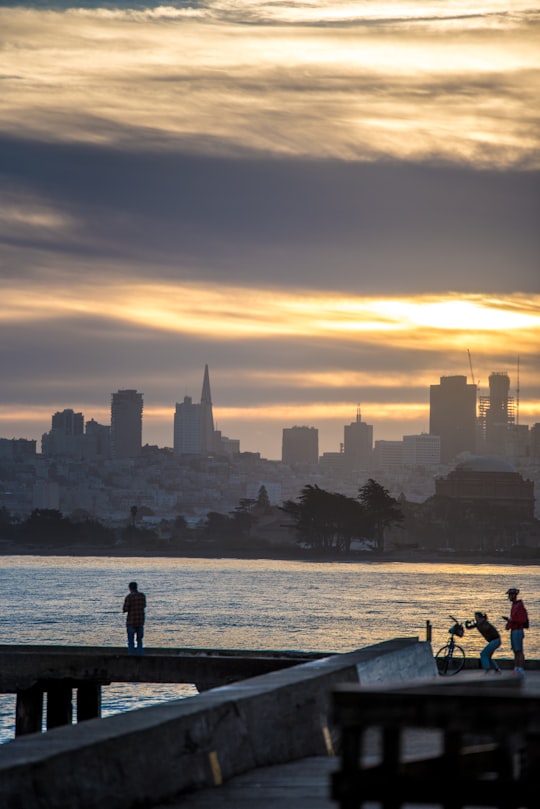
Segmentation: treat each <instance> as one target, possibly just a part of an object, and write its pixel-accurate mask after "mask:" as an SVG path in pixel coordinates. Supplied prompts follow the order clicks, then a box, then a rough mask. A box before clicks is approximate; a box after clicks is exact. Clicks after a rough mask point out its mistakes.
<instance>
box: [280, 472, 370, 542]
mask: <svg viewBox="0 0 540 809" xmlns="http://www.w3.org/2000/svg"><path fill="white" fill-rule="evenodd" d="M299 500H300V502H299V503H296V502H294V501H293V500H287V501H286V502H285V503H284V504H283V506H282V507H281V510H282V511H284V512H285V513H286V514H288V515H289V516H290V517H291V518H292V519H293V520H294V521H295V523H296V530H297V532H298V537H299V541H301V542H305V543H306V544H308V545H310V546H311V547H312V548H317V549H319V550H321V551H323V552H324V553H334V554H337V553H348V552H349V551H350V548H351V541H352V540H353V539H354V538H355V537H359V536H362V535H363V533H364V532H365V517H364V509H363V506H362V505H361V504H360V503H359V502H357V501H356V500H354V499H353V498H350V497H347V496H346V495H344V494H339V493H337V492H327V491H325V489H320V488H319V487H318V486H316V485H315V486H312V485H310V484H308V485H306V486H304V488H303V489H302V491H301V493H300V498H299Z"/></svg>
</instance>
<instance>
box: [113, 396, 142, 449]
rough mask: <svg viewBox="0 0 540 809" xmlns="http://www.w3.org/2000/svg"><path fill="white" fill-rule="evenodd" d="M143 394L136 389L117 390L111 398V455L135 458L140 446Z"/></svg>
mask: <svg viewBox="0 0 540 809" xmlns="http://www.w3.org/2000/svg"><path fill="white" fill-rule="evenodd" d="M142 414H143V396H142V393H138V392H137V391H136V390H119V391H118V392H117V393H113V394H112V398H111V455H112V457H113V459H117V458H136V457H138V456H139V455H140V454H141V447H142Z"/></svg>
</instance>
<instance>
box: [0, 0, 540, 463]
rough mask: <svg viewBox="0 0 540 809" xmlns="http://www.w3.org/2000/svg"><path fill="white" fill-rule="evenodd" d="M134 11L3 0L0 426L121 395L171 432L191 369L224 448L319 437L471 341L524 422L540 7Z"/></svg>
mask: <svg viewBox="0 0 540 809" xmlns="http://www.w3.org/2000/svg"><path fill="white" fill-rule="evenodd" d="M130 5H131V8H130V9H125V8H124V7H123V5H122V4H120V3H100V4H96V3H91V2H86V3H83V4H79V7H77V8H73V7H72V4H68V3H63V2H58V3H54V4H44V3H35V4H34V5H33V6H32V5H31V4H27V5H26V7H24V8H23V7H22V6H15V4H13V5H12V6H11V7H10V4H8V3H5V2H4V3H2V7H1V8H0V88H1V89H0V121H1V123H0V195H1V200H0V277H1V278H2V292H3V307H2V308H1V309H0V373H1V374H2V379H3V390H2V401H1V402H0V434H3V435H10V434H14V435H16V434H17V432H19V433H20V435H27V436H32V435H33V437H39V436H40V435H41V433H42V432H45V431H46V430H47V429H48V428H49V426H50V415H51V414H52V413H53V412H55V411H56V410H61V409H63V408H64V407H72V408H74V409H76V410H81V411H82V412H83V413H84V414H85V417H86V418H96V419H97V420H99V421H103V422H106V421H107V420H108V417H109V415H108V410H109V403H110V394H111V393H112V392H113V391H115V390H117V389H119V388H122V387H130V388H131V387H133V388H136V389H138V390H140V391H142V392H143V393H144V400H145V422H144V424H145V427H144V429H145V435H144V438H145V440H147V441H149V442H151V443H159V444H162V445H170V443H171V442H172V413H173V410H174V404H175V402H176V401H179V400H181V399H182V398H183V395H185V394H187V395H191V396H193V397H194V399H195V400H197V398H198V396H199V394H200V388H201V382H202V369H203V368H204V365H205V364H206V363H209V365H210V371H211V380H212V389H213V393H214V403H215V412H216V418H217V419H218V422H219V426H220V429H223V431H224V433H226V434H228V435H229V436H231V437H240V439H241V442H242V448H244V449H252V450H257V449H261V451H263V453H266V454H268V455H269V457H277V456H278V455H279V451H280V438H281V432H280V431H281V428H282V427H284V426H291V422H292V423H298V421H303V420H304V419H306V420H310V421H313V422H316V425H315V426H319V427H320V430H321V449H322V450H330V449H334V450H336V449H337V448H338V446H339V442H340V441H341V440H342V431H343V424H344V423H350V422H351V421H353V420H354V417H355V413H356V407H357V406H358V404H361V407H362V413H363V417H364V419H365V420H367V421H369V422H370V423H373V424H374V426H375V431H376V437H377V438H383V437H387V438H390V437H401V435H402V434H404V433H413V432H419V431H421V430H426V429H427V428H428V397H429V385H430V384H434V383H437V382H438V380H439V377H440V376H442V375H451V374H455V373H459V374H468V372H469V367H468V357H467V351H468V349H470V350H471V351H472V353H473V358H474V363H475V372H476V374H477V376H478V378H479V379H480V380H481V381H482V384H483V385H484V386H486V385H487V379H488V375H489V373H490V372H492V371H494V370H506V371H510V372H511V375H512V384H513V385H515V383H516V379H515V376H516V375H515V370H514V369H515V367H516V358H517V356H518V355H520V357H521V363H522V364H521V368H522V383H521V384H522V412H523V414H524V417H526V418H528V419H530V420H540V375H539V371H538V362H537V346H538V317H539V311H540V306H539V303H540V301H539V299H538V293H539V288H538V264H539V262H538V257H539V255H540V233H539V232H538V221H540V193H539V191H540V183H539V180H540V161H539V157H538V156H539V153H540V152H539V144H540V135H539V133H540V127H539V126H538V124H539V115H538V109H537V107H538V105H537V103H536V102H537V98H538V92H539V90H540V59H539V53H540V51H539V49H538V47H537V46H538V28H537V25H538V14H537V12H536V11H535V10H534V9H532V10H531V8H530V6H529V7H528V4H527V3H525V2H524V0H516V2H515V3H513V5H512V9H511V12H509V11H508V8H507V4H502V3H501V2H499V0H482V2H481V3H474V4H472V3H470V2H468V0H452V2H451V3H449V4H445V5H444V7H443V6H441V4H440V2H435V0H426V2H425V3H423V4H422V5H415V4H408V5H407V6H406V7H405V6H404V4H403V3H401V2H398V0H395V2H389V3H385V4H384V5H381V4H374V3H370V4H363V5H358V4H357V5H356V6H354V5H353V6H351V5H350V4H347V3H340V2H333V3H331V4H327V5H324V4H322V3H317V4H313V3H308V4H306V3H294V2H293V3H287V4H279V3H277V4H276V3H269V4H264V3H255V2H251V0H243V2H236V1H235V2H233V3H231V2H226V1H225V0H223V2H213V1H212V0H209V2H201V3H193V4H190V6H189V8H188V7H185V6H184V5H183V4H179V3H176V4H175V3H172V4H170V5H169V4H168V5H167V6H159V5H158V4H147V3H144V4H143V3H140V2H136V3H133V4H130ZM286 422H288V423H286ZM266 424H267V425H268V426H267V427H266V426H265V425H266ZM385 431H386V432H385ZM258 442H261V443H260V444H259V445H258ZM269 448H272V449H271V450H270V449H269Z"/></svg>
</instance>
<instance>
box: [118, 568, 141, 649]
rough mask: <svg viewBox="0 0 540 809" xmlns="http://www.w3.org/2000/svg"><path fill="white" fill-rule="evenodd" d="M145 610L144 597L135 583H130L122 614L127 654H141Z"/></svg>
mask: <svg viewBox="0 0 540 809" xmlns="http://www.w3.org/2000/svg"><path fill="white" fill-rule="evenodd" d="M145 608H146V596H145V594H144V593H141V591H140V590H139V588H138V585H137V582H136V581H130V583H129V593H128V594H127V596H126V597H125V599H124V606H123V607H122V612H126V613H127V616H126V630H127V641H128V652H129V654H130V655H134V654H135V653H137V654H140V655H142V654H143V637H144V617H145V614H144V611H145ZM135 639H137V649H135Z"/></svg>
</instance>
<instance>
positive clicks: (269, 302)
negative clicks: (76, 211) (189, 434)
mask: <svg viewBox="0 0 540 809" xmlns="http://www.w3.org/2000/svg"><path fill="white" fill-rule="evenodd" d="M33 288H34V293H33V295H32V296H29V295H28V289H27V285H26V284H25V285H23V286H20V287H19V286H18V285H17V283H16V282H15V283H13V282H11V289H10V288H9V286H8V284H7V283H6V285H5V289H4V290H3V300H4V304H5V308H4V309H3V310H2V311H1V312H0V321H4V322H8V323H9V322H12V321H13V322H18V323H21V322H24V321H31V322H35V321H36V320H48V321H51V322H52V321H55V320H57V319H62V318H71V317H72V316H73V315H74V314H75V315H79V316H86V317H91V318H99V319H110V320H112V321H114V320H117V321H124V322H128V323H131V324H134V325H138V326H140V327H142V328H148V329H156V330H159V331H169V332H171V333H174V332H178V333H199V334H207V333H208V332H209V331H216V332H219V333H220V334H221V335H222V337H223V338H229V339H234V338H236V337H239V336H248V335H249V336H251V337H254V338H256V337H264V336H276V335H277V336H279V335H286V336H291V335H302V334H304V335H314V334H320V335H325V337H327V338H328V337H332V336H334V337H335V338H336V339H341V338H342V337H343V333H344V332H350V333H351V334H352V335H354V333H355V332H359V331H361V332H362V333H363V336H366V335H367V334H368V333H369V332H374V333H375V336H376V338H377V339H379V338H380V336H381V333H382V332H388V333H389V334H390V338H391V337H392V335H393V333H394V332H396V331H400V332H404V331H408V330H412V331H416V330H417V329H419V328H425V329H427V330H428V331H429V333H430V335H431V337H432V338H434V337H435V335H436V333H437V332H438V331H441V332H443V334H442V337H441V339H442V340H444V341H447V340H448V341H450V340H452V334H451V332H454V333H456V334H457V335H459V332H460V331H462V330H465V331H467V332H471V331H473V332H476V331H481V332H484V333H485V334H486V335H487V336H488V337H489V340H492V341H494V342H497V340H498V339H500V338H499V337H498V335H499V333H501V334H502V339H505V337H504V333H506V332H508V331H510V330H514V331H520V332H522V333H523V339H524V340H525V341H527V342H528V341H533V340H538V335H539V334H540V294H539V295H523V294H521V293H515V294H510V295H507V296H506V297H504V298H502V297H499V298H493V296H490V295H479V294H469V295H466V294H463V293H459V295H457V294H456V293H452V292H450V293H447V294H441V295H436V296H435V295H429V296H428V295H425V294H424V295H418V296H416V297H412V298H411V297H402V298H396V297H387V298H381V297H380V296H377V297H375V296H372V297H370V296H356V298H355V297H353V296H350V297H347V298H344V297H343V294H342V293H332V292H331V291H329V292H320V293H314V292H313V291H312V290H305V289H291V290H286V289H281V290H275V289H271V288H270V289H264V288H262V287H261V288H259V289H255V288H249V287H233V286H231V287H225V286H221V287H220V288H219V289H216V287H215V286H211V287H210V286H205V285H199V286H196V285H194V284H179V283H171V284H166V283H164V282H158V283H155V284H147V283H139V284H137V283H136V282H132V283H131V285H130V286H129V287H126V286H125V284H123V283H122V284H115V283H109V284H99V285H94V284H92V285H90V284H87V283H86V282H84V281H83V282H79V283H78V284H77V285H73V286H71V287H68V288H66V286H65V284H63V283H59V285H58V286H56V287H55V286H54V284H53V283H52V282H51V283H48V284H47V285H46V286H45V285H39V284H36V283H34V284H33ZM402 336H403V335H400V339H402ZM458 339H459V337H458Z"/></svg>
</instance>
